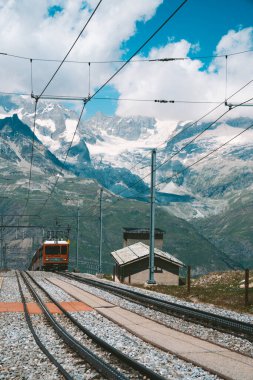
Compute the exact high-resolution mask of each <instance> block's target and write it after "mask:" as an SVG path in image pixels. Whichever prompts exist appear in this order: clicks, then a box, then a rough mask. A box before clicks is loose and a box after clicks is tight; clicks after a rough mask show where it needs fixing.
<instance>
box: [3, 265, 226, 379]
mask: <svg viewBox="0 0 253 380" xmlns="http://www.w3.org/2000/svg"><path fill="white" fill-rule="evenodd" d="M9 275H10V279H9V280H7V281H8V286H3V288H2V291H1V292H0V302H3V300H4V302H15V301H17V302H20V297H19V294H18V288H17V283H16V278H15V275H14V272H9ZM32 275H34V277H35V279H36V280H37V281H38V282H39V283H40V284H41V285H43V286H44V287H45V288H47V290H48V291H49V292H50V293H51V294H52V295H53V297H54V298H56V299H57V300H58V301H72V300H73V299H72V297H70V296H68V295H67V294H66V293H65V292H63V291H62V290H59V288H57V287H56V286H54V285H52V284H50V283H49V282H47V281H44V280H43V279H44V278H45V277H48V276H55V277H57V275H55V274H48V273H42V272H41V273H38V272H36V273H32ZM6 277H8V276H7V275H6ZM5 281H6V278H5ZM22 287H23V288H24V290H25V287H24V286H22ZM11 289H15V294H12V293H13V292H12V290H11ZM28 293H29V292H25V295H26V296H27V297H30V296H29V294H28ZM7 300H8V301H7ZM8 314H10V315H11V319H10V318H9V316H8ZM72 314H73V315H74V316H75V318H77V319H78V321H79V322H80V323H82V324H83V325H84V326H86V327H87V328H89V329H90V330H91V331H92V332H93V333H95V334H97V335H98V336H99V337H100V338H102V339H104V340H105V341H107V342H108V343H110V344H112V345H113V346H114V347H116V348H118V349H120V350H122V352H124V353H126V354H128V355H129V356H132V357H134V358H135V359H136V360H138V361H140V362H141V363H143V364H145V365H147V366H149V367H150V368H152V369H153V370H154V371H156V372H158V373H160V374H161V375H162V376H164V377H165V378H166V379H171V380H172V379H176V380H177V379H183V380H190V379H199V380H200V379H203V380H213V379H218V377H217V376H215V375H211V374H210V373H208V372H206V371H204V370H203V369H201V368H199V367H196V366H194V365H191V364H190V363H187V362H185V361H183V360H181V359H178V358H177V357H176V356H174V355H171V354H168V353H165V352H163V351H162V350H159V349H156V348H154V347H153V346H151V345H149V344H147V343H144V342H143V341H142V340H141V339H139V338H137V337H135V336H134V335H132V334H130V333H128V332H127V331H126V330H124V329H122V328H120V327H119V326H117V325H115V324H114V323H112V322H111V321H109V320H107V319H106V318H104V317H102V316H101V315H100V314H98V313H97V312H96V311H92V312H80V313H72ZM17 315H19V317H17ZM55 316H56V315H55ZM43 318H44V317H43V316H42V315H34V316H32V321H33V323H34V327H35V329H36V331H37V332H38V334H39V335H40V337H41V339H44V340H45V341H47V342H49V343H47V344H49V346H48V348H49V349H50V350H51V351H52V353H54V352H55V353H57V355H58V359H59V361H63V360H64V357H65V356H66V353H63V352H65V351H63V348H62V347H61V343H60V342H58V340H57V337H55V335H54V334H55V333H54V331H51V330H50V329H48V325H47V323H44V322H43ZM56 318H57V320H58V321H60V322H61V323H63V324H66V325H67V324H68V322H66V321H64V320H63V319H64V318H63V316H62V315H57V316H56ZM20 319H21V320H22V321H23V322H22V323H20ZM10 320H11V323H10ZM0 328H1V334H2V335H3V336H5V337H6V339H4V340H3V344H2V345H1V351H0V352H1V358H2V357H3V358H4V363H5V364H4V367H3V363H2V362H1V361H0V363H1V366H2V367H0V379H1V378H2V379H22V376H23V378H24V379H35V378H36V379H49V380H51V379H61V378H62V377H61V376H60V375H59V374H58V373H57V371H56V370H55V369H54V368H55V367H54V366H53V365H52V364H51V363H50V362H49V361H48V359H47V358H46V357H45V356H44V354H43V353H42V352H41V351H40V349H39V348H38V346H37V345H36V343H35V342H34V340H33V337H32V336H31V341H32V342H33V346H32V347H33V348H32V350H30V349H29V355H27V358H26V357H25V358H24V359H23V357H22V355H24V356H26V350H25V349H23V344H27V345H29V341H30V338H29V341H28V342H27V341H24V340H22V339H20V338H19V336H22V337H26V338H27V337H28V336H29V334H30V333H29V330H28V327H27V326H26V322H25V320H24V317H23V313H2V314H0ZM71 329H72V332H73V335H74V336H75V337H76V338H77V339H79V340H80V341H83V339H84V338H83V333H80V334H79V333H77V332H76V331H74V330H75V329H74V328H71ZM13 331H18V334H19V336H16V335H15V338H14V339H13V340H11V339H10V338H9V334H12V332H13ZM27 339H28V338H27ZM17 341H18V343H17ZM14 347H15V348H14ZM29 347H30V345H29ZM99 350H100V349H99ZM67 355H68V363H70V364H69V365H70V367H66V369H69V370H70V371H73V374H75V376H74V377H75V379H81V378H82V379H91V378H96V379H99V378H101V377H100V376H99V375H96V374H95V373H94V372H93V370H92V369H90V368H89V366H88V367H87V365H84V364H80V363H78V362H77V364H76V368H74V366H73V363H74V362H75V361H76V360H75V357H74V356H75V355H74V356H73V354H72V353H68V354H67ZM18 357H20V358H21V360H20V366H19V364H18V361H17V360H16V358H18ZM1 360H2V359H1ZM34 362H38V363H40V364H39V365H38V369H35V370H34V368H33V363H34ZM79 362H80V359H79ZM23 367H24V368H23ZM44 367H45V368H44ZM2 368H4V371H5V372H3V371H2ZM11 368H16V369H11ZM12 371H16V375H15V376H16V377H15V376H14V377H13V372H12ZM22 371H23V372H22ZM24 371H26V372H24ZM36 371H37V372H36ZM2 374H4V377H3V376H2V377H1V375H2ZM28 376H30V377H28ZM131 378H135V377H132V376H131Z"/></svg>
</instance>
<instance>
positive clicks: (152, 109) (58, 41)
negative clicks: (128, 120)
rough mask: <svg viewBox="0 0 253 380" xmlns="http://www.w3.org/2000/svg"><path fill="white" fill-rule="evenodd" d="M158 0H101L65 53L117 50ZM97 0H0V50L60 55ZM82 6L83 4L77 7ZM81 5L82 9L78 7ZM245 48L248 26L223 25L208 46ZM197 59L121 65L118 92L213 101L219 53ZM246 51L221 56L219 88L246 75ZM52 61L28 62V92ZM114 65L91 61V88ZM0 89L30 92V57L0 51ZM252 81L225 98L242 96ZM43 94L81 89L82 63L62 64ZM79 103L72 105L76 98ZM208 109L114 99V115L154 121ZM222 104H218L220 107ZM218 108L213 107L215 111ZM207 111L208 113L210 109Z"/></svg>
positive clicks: (178, 48) (101, 55) (173, 50)
mask: <svg viewBox="0 0 253 380" xmlns="http://www.w3.org/2000/svg"><path fill="white" fill-rule="evenodd" d="M162 1H163V0H149V1H147V0H134V1H133V0H130V1H129V0H120V1H119V0H106V1H103V2H102V4H101V5H100V7H99V8H98V11H97V13H96V14H95V16H94V18H93V19H92V20H91V22H90V24H89V25H88V28H87V29H86V30H85V32H84V33H83V35H82V37H81V38H80V40H79V41H78V43H77V45H76V46H75V48H74V50H73V52H72V53H71V54H70V57H69V58H68V59H75V60H83V61H89V60H111V59H119V58H120V57H121V55H122V43H123V42H124V41H127V40H128V39H129V38H130V37H131V36H133V35H134V34H135V33H136V22H137V21H147V20H149V19H150V18H152V17H153V15H154V14H155V12H156V9H157V8H158V6H159V5H160V4H161V3H162ZM97 2H98V0H97V1H96V2H95V1H94V0H86V1H83V0H75V1H73V0H58V1H57V2H56V1H55V0H36V6H33V5H32V3H33V2H31V0H19V1H14V0H4V1H3V0H0V24H1V25H3V26H4V27H2V28H1V29H0V41H1V44H0V51H2V52H7V53H10V54H17V55H25V56H28V57H30V56H33V57H43V58H48V59H52V58H53V59H56V58H63V57H64V55H65V53H66V52H67V50H68V49H69V47H70V46H71V44H72V43H73V41H74V40H75V38H76V36H77V35H78V33H79V32H80V30H81V29H82V27H83V25H84V23H85V21H86V20H87V19H88V17H89V15H90V14H91V12H92V10H93V9H94V7H95V6H96V4H97ZM54 5H59V6H61V7H62V8H63V11H62V12H57V13H56V14H55V16H54V17H48V8H49V7H51V6H54ZM83 5H86V7H83ZM81 8H83V9H82V10H81ZM252 47H253V28H245V29H241V30H239V31H234V30H230V31H229V32H228V33H227V34H226V35H225V36H223V37H222V38H221V40H220V42H219V43H218V45H217V47H216V51H215V53H217V54H226V53H230V52H234V51H241V50H248V49H252ZM198 48H201V46H200V47H199V46H198V44H194V45H193V44H191V43H190V42H189V41H187V40H180V41H176V42H175V40H173V39H172V38H170V37H168V43H167V44H166V45H165V46H162V47H159V48H153V49H152V50H151V51H150V53H149V58H161V57H173V56H174V57H180V56H182V57H186V56H189V53H190V52H192V51H193V50H194V51H195V53H196V50H197V49H198ZM203 64H204V61H203V62H202V61H201V60H198V59H195V60H190V59H189V60H186V61H177V62H166V63H134V64H129V65H128V66H127V67H126V68H125V69H124V70H123V71H122V72H121V73H120V74H119V75H118V76H117V77H116V78H115V80H114V82H113V83H114V86H115V88H116V89H117V91H119V93H120V96H121V97H122V98H137V99H138V98H139V99H171V100H202V101H213V100H214V101H216V100H223V99H224V97H225V59H224V58H217V59H213V61H212V62H211V64H210V65H209V67H208V68H205V69H204V66H203ZM252 64H253V53H247V54H244V55H235V56H231V57H229V58H228V86H227V93H228V94H231V93H233V92H234V91H236V90H237V89H238V88H240V87H241V86H243V85H244V84H245V83H246V82H247V81H249V80H250V79H252ZM57 66H58V63H52V62H51V63H49V62H43V63H42V62H38V61H34V64H33V79H34V92H35V93H39V92H40V91H41V90H42V88H43V87H44V86H45V84H46V83H47V81H48V80H49V78H50V76H51V74H52V73H53V72H54V70H55V69H56V67H57ZM115 67H116V65H110V64H106V65H105V64H93V65H92V66H91V87H92V88H91V93H92V92H93V91H94V89H95V88H96V87H98V86H99V85H101V84H102V83H103V82H104V81H105V80H106V79H108V77H109V76H110V75H111V74H112V73H113V72H114V70H115ZM0 76H1V87H0V91H7V92H8V91H10V92H11V91H27V92H30V62H29V60H28V61H22V60H16V59H14V58H10V57H9V58H8V57H6V56H1V55H0ZM252 89H253V85H251V86H249V87H248V88H247V89H245V90H244V91H243V92H241V93H240V94H238V96H236V97H235V98H233V101H234V102H238V101H241V100H245V99H247V98H249V97H250V96H251V94H252V92H253V91H252ZM47 93H49V94H60V95H77V96H87V95H88V65H87V64H80V65H77V64H70V63H66V64H64V66H63V67H62V68H61V70H60V72H59V73H58V74H57V76H56V77H55V79H54V81H53V83H52V85H50V87H49V88H48V90H47ZM77 106H79V104H78V105H77ZM211 108H213V105H193V104H189V105H186V104H157V103H141V102H135V103H134V102H119V104H118V108H117V114H118V115H122V116H125V115H143V116H152V117H155V118H157V119H159V120H192V119H197V118H198V117H199V116H201V115H202V114H204V113H205V112H207V111H208V110H210V109H211ZM223 110H225V107H223ZM252 112H253V108H252V107H241V108H238V109H237V110H234V111H232V112H231V116H238V115H241V116H243V115H252ZM218 114H219V113H216V115H218ZM214 116H215V114H214Z"/></svg>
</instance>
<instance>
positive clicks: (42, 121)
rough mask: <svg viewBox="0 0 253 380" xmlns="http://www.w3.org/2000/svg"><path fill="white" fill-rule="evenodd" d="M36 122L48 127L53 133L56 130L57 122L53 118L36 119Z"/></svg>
mask: <svg viewBox="0 0 253 380" xmlns="http://www.w3.org/2000/svg"><path fill="white" fill-rule="evenodd" d="M36 124H38V125H40V126H41V127H46V128H47V129H48V130H49V131H51V132H52V133H53V132H55V131H56V127H55V122H54V121H53V120H52V119H36Z"/></svg>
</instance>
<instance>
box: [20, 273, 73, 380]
mask: <svg viewBox="0 0 253 380" xmlns="http://www.w3.org/2000/svg"><path fill="white" fill-rule="evenodd" d="M15 273H16V277H17V281H18V288H19V293H20V296H21V300H22V303H23V307H24V313H25V319H26V322H27V325H28V327H29V329H30V331H31V334H32V336H33V338H34V340H35V342H36V343H37V345H38V346H39V348H40V349H41V351H42V352H43V353H44V354H45V355H46V356H47V357H48V359H49V360H50V361H51V363H53V364H54V365H55V366H56V368H57V369H58V371H59V372H60V373H61V374H62V375H63V376H64V378H65V379H67V380H74V378H73V377H72V376H71V375H70V374H69V373H68V372H67V371H66V370H65V369H64V368H63V367H62V365H61V364H60V363H59V362H58V361H57V360H56V359H55V358H54V356H53V355H52V354H51V353H50V352H49V351H48V349H47V348H46V346H45V345H44V344H43V343H42V341H41V340H40V338H39V337H38V335H37V334H36V332H35V330H34V328H33V325H32V321H31V318H30V314H29V312H28V309H27V304H26V300H25V296H24V293H23V290H22V287H21V284H20V280H19V277H18V275H17V272H15Z"/></svg>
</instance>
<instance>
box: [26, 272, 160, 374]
mask: <svg viewBox="0 0 253 380" xmlns="http://www.w3.org/2000/svg"><path fill="white" fill-rule="evenodd" d="M25 273H26V274H27V276H28V277H29V278H30V279H31V280H32V281H33V282H34V283H35V284H36V285H37V286H38V287H39V288H40V289H41V290H42V291H43V292H44V293H45V294H46V295H47V297H48V298H49V299H50V300H51V301H52V302H53V303H54V304H55V305H56V306H57V307H58V308H59V309H60V310H61V311H62V312H63V313H64V314H65V315H66V316H67V317H68V318H69V319H70V320H71V322H73V323H74V325H76V326H77V327H78V328H79V329H80V330H81V331H82V332H83V333H85V334H86V335H87V336H89V337H90V338H91V339H92V340H93V341H94V342H95V343H96V344H98V345H99V346H101V347H102V348H103V349H105V350H107V351H109V352H110V353H112V354H113V355H115V356H116V357H117V358H118V359H120V360H122V361H123V362H124V364H127V365H129V366H130V367H132V368H133V369H135V370H136V371H138V372H140V373H141V374H143V375H145V376H147V377H148V378H150V379H152V380H165V378H164V377H163V376H161V375H159V374H157V373H156V372H154V371H152V370H151V369H149V368H147V367H146V366H144V365H143V364H141V363H139V362H137V361H136V360H134V359H132V358H131V357H130V356H128V355H126V354H124V353H123V352H121V351H119V350H117V349H116V348H115V347H113V346H111V345H110V344H108V343H107V342H106V341H104V340H103V339H101V338H99V337H98V336H97V335H95V334H93V333H92V332H91V331H90V330H88V329H87V328H86V327H85V326H83V325H82V324H81V323H80V322H78V320H77V319H76V318H74V317H73V316H72V315H71V314H70V313H69V312H68V311H66V310H65V309H64V308H63V307H62V305H61V304H60V303H59V302H58V301H56V300H55V298H54V297H53V296H52V295H51V294H50V293H49V292H48V291H47V290H46V289H44V287H43V286H42V285H40V284H39V283H38V282H37V281H36V280H35V279H34V278H33V277H32V276H31V274H30V273H28V272H25Z"/></svg>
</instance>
